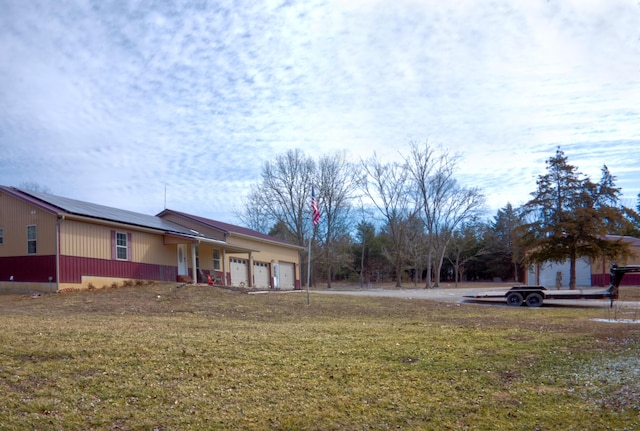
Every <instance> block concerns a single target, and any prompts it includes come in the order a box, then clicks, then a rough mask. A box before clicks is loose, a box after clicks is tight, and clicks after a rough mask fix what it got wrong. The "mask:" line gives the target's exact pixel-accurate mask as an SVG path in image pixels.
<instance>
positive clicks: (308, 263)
mask: <svg viewBox="0 0 640 431" xmlns="http://www.w3.org/2000/svg"><path fill="white" fill-rule="evenodd" d="M310 282H311V235H310V236H309V252H308V253H307V305H309V283H310Z"/></svg>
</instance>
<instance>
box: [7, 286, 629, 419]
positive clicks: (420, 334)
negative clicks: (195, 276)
mask: <svg viewBox="0 0 640 431" xmlns="http://www.w3.org/2000/svg"><path fill="white" fill-rule="evenodd" d="M619 312H620V313H622V312H623V311H622V310H619ZM607 313H609V312H608V311H607V310H604V309H594V308H567V307H542V308H538V309H531V308H526V307H522V308H507V307H497V306H487V305H472V304H462V305H459V304H444V303H436V302H429V301H420V300H401V299H397V300H396V299H389V298H362V297H349V296H341V295H320V294H315V293H313V292H312V293H311V305H309V306H307V305H306V295H305V294H304V293H286V294H274V293H270V294H262V295H247V294H241V293H236V292H230V291H224V290H220V289H216V288H210V287H203V286H186V287H183V288H180V289H177V288H176V287H175V285H173V284H172V285H155V286H145V287H126V288H118V289H111V288H109V289H105V290H96V291H86V292H79V293H71V294H59V295H47V296H43V297H41V298H37V299H33V298H31V297H29V296H27V295H23V296H16V295H13V296H12V295H4V296H0V316H1V322H2V330H1V331H0V429H1V430H13V429H15V430H23V429H37V430H49V429H51V430H54V429H55V430H58V429H64V430H90V429H99V430H203V429H225V430H227V429H229V430H231V429H234V430H235V429H285V430H386V429H402V430H412V429H419V430H423V429H424V430H448V429H451V430H464V429H469V430H518V429H521V430H597V429H615V430H634V429H640V419H639V416H640V359H639V346H640V325H634V324H626V323H606V322H595V321H593V320H591V319H593V318H608V317H610V316H609V315H608V314H607Z"/></svg>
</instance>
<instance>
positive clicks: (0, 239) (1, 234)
mask: <svg viewBox="0 0 640 431" xmlns="http://www.w3.org/2000/svg"><path fill="white" fill-rule="evenodd" d="M2 244H4V229H3V228H1V227H0V245H2Z"/></svg>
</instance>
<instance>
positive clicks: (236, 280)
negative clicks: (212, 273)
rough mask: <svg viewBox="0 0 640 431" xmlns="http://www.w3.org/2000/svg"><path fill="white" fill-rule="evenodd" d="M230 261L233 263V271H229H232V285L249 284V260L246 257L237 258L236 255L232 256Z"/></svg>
mask: <svg viewBox="0 0 640 431" xmlns="http://www.w3.org/2000/svg"><path fill="white" fill-rule="evenodd" d="M229 262H230V264H231V271H229V272H230V273H231V285H232V286H243V287H244V286H248V285H249V284H248V283H247V281H248V276H247V274H248V272H247V269H248V265H247V261H246V260H244V259H237V258H235V257H232V258H231V259H229Z"/></svg>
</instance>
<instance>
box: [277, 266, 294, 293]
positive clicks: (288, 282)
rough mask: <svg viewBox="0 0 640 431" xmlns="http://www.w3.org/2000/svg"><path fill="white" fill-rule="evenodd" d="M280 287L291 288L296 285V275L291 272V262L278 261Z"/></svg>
mask: <svg viewBox="0 0 640 431" xmlns="http://www.w3.org/2000/svg"><path fill="white" fill-rule="evenodd" d="M279 272H280V279H279V280H278V281H279V286H280V289H289V290H291V289H293V288H294V287H295V285H296V277H295V273H294V272H293V263H287V262H280V271H279Z"/></svg>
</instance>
